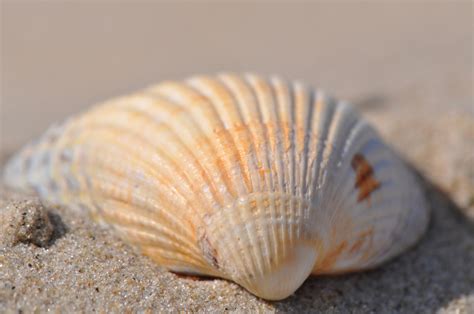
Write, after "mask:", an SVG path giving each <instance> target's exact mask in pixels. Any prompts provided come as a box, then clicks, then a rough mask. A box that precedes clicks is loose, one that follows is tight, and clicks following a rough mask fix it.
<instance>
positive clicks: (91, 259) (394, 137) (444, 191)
mask: <svg viewBox="0 0 474 314" xmlns="http://www.w3.org/2000/svg"><path fill="white" fill-rule="evenodd" d="M0 3H1V28H2V29H1V111H0V114H1V117H0V125H1V128H0V130H1V134H0V135H1V146H0V148H1V150H0V157H1V156H5V155H9V154H10V153H12V152H13V151H14V150H16V149H17V148H18V147H19V146H20V145H22V144H23V143H25V142H26V141H27V140H29V139H31V138H33V137H35V136H37V135H39V134H40V133H41V132H42V131H43V130H44V129H45V128H46V127H47V126H48V125H49V124H51V123H52V122H54V121H57V120H61V119H62V118H64V117H66V116H68V115H70V114H73V113H75V112H78V111H80V110H83V109H85V108H87V107H89V106H91V105H92V104H94V103H96V102H98V101H102V100H105V99H107V98H109V97H113V96H117V95H120V94H124V93H127V92H129V91H133V90H136V89H139V88H142V87H144V86H146V85H149V84H152V83H155V82H158V81H160V80H163V79H180V78H184V77H187V76H188V75H192V74H195V73H215V72H219V71H225V70H229V71H237V72H240V71H254V72H258V73H262V74H280V75H282V76H284V77H286V78H289V79H301V80H304V81H306V82H308V83H310V84H312V85H313V86H319V87H322V88H324V89H325V90H327V91H329V92H330V93H331V94H333V95H335V96H336V97H338V98H343V99H346V100H349V101H351V102H352V103H354V104H355V105H356V106H357V107H358V108H359V109H360V110H361V111H362V113H363V114H364V115H365V116H366V117H367V118H368V119H370V120H371V122H372V123H373V124H374V125H375V127H376V128H377V129H378V130H379V131H380V132H381V133H382V135H383V136H384V137H385V138H386V139H387V141H388V143H390V144H391V145H392V146H394V147H395V148H396V149H397V150H398V151H399V152H400V154H401V155H402V156H403V157H404V158H406V160H407V161H408V162H409V163H410V164H411V165H412V166H413V168H412V169H413V170H414V171H416V172H418V173H419V174H420V175H421V178H420V180H421V181H420V182H421V184H422V185H423V186H424V188H425V189H426V191H427V199H428V203H429V206H430V208H431V209H432V222H431V225H430V228H429V230H428V232H427V234H426V236H425V237H424V238H423V240H422V241H421V242H420V244H419V245H418V246H417V247H416V248H414V249H413V250H410V251H409V252H407V253H406V254H403V255H402V256H401V257H400V258H397V259H395V261H393V262H391V263H388V264H386V265H384V266H383V267H380V268H379V269H377V270H375V271H371V272H363V273H358V274H353V275H347V276H341V277H324V278H320V277H317V278H310V279H308V280H307V281H306V282H305V284H304V285H303V286H302V287H301V289H299V290H298V291H297V292H296V293H295V295H293V296H291V297H290V298H288V299H287V300H284V301H282V302H274V303H269V302H265V301H263V300H260V299H258V298H256V297H254V296H252V295H251V294H249V293H247V292H246V291H245V290H243V289H242V288H240V287H239V286H237V285H235V284H232V283H229V282H226V281H223V280H217V279H216V280H204V281H195V280H191V279H189V278H188V279H186V278H181V277H179V276H176V275H174V274H172V273H169V272H167V271H164V270H163V269H161V268H159V267H158V266H157V265H156V264H154V263H152V262H151V261H150V260H148V259H147V258H146V257H143V256H141V255H139V254H136V253H135V252H134V251H133V250H132V249H131V248H130V247H128V246H127V245H125V244H124V243H123V242H122V241H120V240H118V239H117V238H116V237H115V236H113V235H112V234H111V233H110V232H109V230H106V229H103V228H100V227H98V226H97V225H95V224H93V223H91V221H90V220H89V219H88V218H86V217H83V216H80V215H78V214H77V213H73V212H70V211H68V210H67V209H65V208H59V209H56V208H44V207H43V206H41V205H40V204H39V203H38V202H37V201H35V200H34V198H33V197H30V196H25V195H18V194H16V193H14V192H12V191H8V190H6V189H4V188H2V186H1V185H0V312H7V313H9V312H12V313H14V312H18V311H19V310H23V311H26V312H34V311H39V312H45V311H57V310H60V311H63V312H77V311H86V312H92V311H96V310H98V311H102V312H121V311H124V310H130V311H137V310H146V309H148V310H155V311H156V310H157V309H161V310H167V311H173V310H174V311H175V310H177V309H186V310H188V311H245V312H250V311H251V312H254V311H281V312H294V313H302V312H308V311H316V312H324V313H326V312H331V313H348V312H351V313H367V312H373V313H435V312H440V313H474V268H473V267H472V265H473V264H474V97H473V3H472V2H470V1H451V2H450V3H447V2H446V3H443V2H441V1H439V2H434V1H424V2H421V1H417V2H416V3H415V2H413V3H411V2H410V3H409V2H408V1H406V2H405V1H401V0H400V1H384V2H383V3H379V2H376V1H366V2H363V3H362V2H360V3H355V2H354V1H347V2H337V3H335V2H334V3H330V2H329V1H328V2H320V3H310V2H305V3H303V2H299V3H295V2H290V1H288V2H281V3H273V4H271V5H270V4H268V3H264V2H262V3H259V4H254V3H250V2H243V1H242V2H234V3H220V4H218V3H217V2H215V3H211V2H202V3H200V4H198V3H192V2H181V3H171V2H169V3H165V2H159V1H149V2H138V1H128V2H126V1H124V2H112V1H102V2H91V1H87V2H85V1H84V2H79V1H75V2H66V1H45V2H38V3H36V2H33V1H1V0H0ZM0 164H1V162H0ZM25 199H26V201H24V200H25ZM22 217H27V219H30V220H29V221H31V222H32V223H31V225H28V226H33V227H34V226H36V227H38V228H36V227H35V228H33V229H34V231H35V232H38V230H39V234H40V235H41V237H40V236H38V235H36V236H35V234H36V233H29V232H30V231H31V230H33V229H31V230H26V231H25V230H24V224H22V223H23V220H22V219H23V218H22ZM38 217H43V218H44V217H46V218H44V219H43V218H42V219H43V220H38ZM2 219H3V220H2ZM44 221H49V223H48V224H44V223H40V222H44ZM20 231H21V232H23V233H22V234H23V236H25V235H26V236H27V238H26V240H25V238H24V237H23V238H18V234H19V233H20ZM35 237H36V238H35Z"/></svg>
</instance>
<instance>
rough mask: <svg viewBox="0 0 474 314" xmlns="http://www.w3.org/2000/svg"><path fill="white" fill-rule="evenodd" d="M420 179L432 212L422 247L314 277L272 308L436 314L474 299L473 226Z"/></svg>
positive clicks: (447, 201) (427, 183)
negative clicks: (369, 265)
mask: <svg viewBox="0 0 474 314" xmlns="http://www.w3.org/2000/svg"><path fill="white" fill-rule="evenodd" d="M409 167H410V168H411V169H412V170H413V171H414V172H415V173H417V174H418V176H419V178H420V181H421V182H422V184H423V185H424V187H425V191H426V195H427V199H428V202H429V205H430V207H431V222H430V227H429V229H428V231H427V234H426V235H425V236H424V237H423V239H422V240H421V241H420V243H419V244H418V245H416V246H415V247H414V248H413V249H411V250H409V251H408V252H406V253H405V254H402V255H401V256H400V257H399V258H396V259H395V260H393V261H392V262H389V263H387V264H385V265H383V266H381V267H379V268H377V269H375V270H372V271H367V272H362V273H356V274H351V275H343V276H332V277H330V276H327V277H311V278H309V279H308V280H307V281H306V282H305V283H304V284H303V286H302V287H301V288H300V289H299V290H298V291H297V292H296V293H295V294H294V295H293V296H291V297H290V298H288V299H286V300H284V301H281V302H276V303H272V306H273V307H275V309H277V310H278V311H284V312H302V311H305V312H306V311H318V312H337V313H339V312H347V310H348V309H351V310H350V311H351V312H364V313H367V312H375V313H387V312H389V313H419V312H423V313H426V312H427V313H433V312H436V311H438V310H440V309H441V308H447V307H448V306H449V305H450V304H451V303H452V302H454V301H455V300H457V299H459V298H460V297H462V296H469V295H472V294H474V268H473V267H472V264H473V262H474V224H473V223H472V221H469V220H468V219H466V218H465V217H464V216H463V215H462V214H461V210H460V209H459V207H457V205H456V204H455V203H454V202H453V201H452V200H451V199H450V197H449V196H448V195H447V194H446V193H444V192H443V191H441V190H440V189H439V188H438V187H436V186H435V185H434V184H433V183H431V182H430V181H429V180H427V179H426V178H425V177H423V176H422V175H421V174H419V173H418V172H417V171H416V169H414V168H413V167H412V166H410V165H409Z"/></svg>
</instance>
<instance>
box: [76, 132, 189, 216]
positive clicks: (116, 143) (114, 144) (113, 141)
mask: <svg viewBox="0 0 474 314" xmlns="http://www.w3.org/2000/svg"><path fill="white" fill-rule="evenodd" d="M89 127H90V129H91V130H93V131H94V133H95V134H96V135H95V137H98V138H100V135H99V134H100V133H99V131H101V130H103V131H107V132H110V131H111V129H115V130H117V132H116V134H120V136H115V137H110V134H109V137H108V143H109V144H110V147H111V149H112V150H113V151H117V155H114V154H113V153H110V156H114V157H115V156H119V153H120V152H121V151H124V152H127V151H128V150H127V149H126V148H127V147H130V146H129V145H127V143H130V142H134V143H143V144H145V145H148V146H152V147H155V150H158V151H159V152H160V150H161V148H160V147H159V146H155V145H152V143H150V142H149V140H148V139H146V138H144V137H143V134H140V133H132V132H131V130H130V127H129V128H126V129H124V128H123V126H120V125H115V126H114V125H110V124H106V125H101V124H95V125H89ZM94 133H86V134H84V135H83V136H88V135H92V134H94ZM104 135H107V133H106V134H103V135H102V136H104ZM132 138H133V141H132V140H131V139H132ZM127 139H129V141H126V140H127ZM89 142H90V143H93V140H90V141H89ZM83 149H84V148H83ZM89 150H90V151H93V150H94V148H92V147H91V148H89ZM99 150H100V151H101V153H102V154H104V156H106V155H105V153H106V150H105V149H104V147H103V146H102V147H101V146H100V144H98V147H97V151H99ZM142 150H143V147H141V149H140V151H139V152H134V154H133V155H130V153H131V152H129V153H128V154H129V155H130V156H131V158H132V159H131V160H133V161H134V162H135V163H137V162H138V164H139V165H141V168H143V167H145V169H147V171H148V172H149V173H152V174H153V175H154V176H155V178H162V177H163V175H162V174H160V173H158V172H157V171H156V170H155V165H154V164H152V163H151V161H148V160H147V159H146V158H139V157H140V156H142V154H143V152H142ZM122 155H123V153H122ZM159 155H160V156H161V157H164V158H163V159H164V160H167V161H168V165H169V167H171V168H172V169H179V168H178V167H177V165H176V162H175V161H173V159H172V158H170V157H168V154H167V153H166V152H164V151H161V152H160V154H159ZM121 158H123V156H122V157H121ZM104 166H109V164H107V163H105V164H104V165H102V168H103V167H104ZM115 167H117V165H115ZM91 171H92V173H89V174H88V176H89V177H93V173H94V171H96V170H95V169H92V170H91ZM174 175H175V176H181V174H180V173H179V171H176V172H175V173H174ZM182 178H183V179H184V180H185V181H186V182H189V184H191V183H192V181H189V180H188V179H187V178H186V176H183V177H182ZM162 180H163V179H161V181H162ZM162 182H164V181H162ZM159 186H162V187H166V186H167V185H166V184H161V185H159ZM189 189H192V184H191V185H190V186H189V187H188V189H185V190H184V191H182V192H177V193H178V195H180V196H181V197H182V198H183V199H184V200H186V202H187V203H188V204H193V202H191V200H189V199H188V198H187V197H186V195H187V193H186V191H189ZM170 192H171V190H169V192H168V193H170ZM171 193H172V194H174V193H173V192H171ZM163 199H167V197H166V193H163ZM195 211H196V212H197V210H196V209H195Z"/></svg>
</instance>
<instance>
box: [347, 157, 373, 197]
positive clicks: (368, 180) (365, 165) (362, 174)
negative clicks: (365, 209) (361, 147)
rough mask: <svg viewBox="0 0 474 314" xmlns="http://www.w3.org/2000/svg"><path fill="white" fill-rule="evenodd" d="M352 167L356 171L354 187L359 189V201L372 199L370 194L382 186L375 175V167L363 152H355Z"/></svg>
mask: <svg viewBox="0 0 474 314" xmlns="http://www.w3.org/2000/svg"><path fill="white" fill-rule="evenodd" d="M351 166H352V169H354V171H355V172H356V181H355V184H354V187H355V188H357V189H359V195H358V196H357V201H358V202H361V201H363V200H365V199H367V200H368V201H369V200H370V199H369V197H370V194H371V193H372V192H373V191H375V190H377V189H378V188H379V187H380V182H379V181H378V180H377V179H376V178H375V176H374V169H373V168H372V166H371V165H370V164H369V162H368V161H367V159H365V157H364V156H363V155H362V154H355V155H354V157H353V158H352V161H351Z"/></svg>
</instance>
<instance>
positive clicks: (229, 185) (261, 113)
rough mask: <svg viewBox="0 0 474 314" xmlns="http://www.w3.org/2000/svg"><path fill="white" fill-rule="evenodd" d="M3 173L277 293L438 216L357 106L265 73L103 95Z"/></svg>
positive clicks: (355, 264)
mask: <svg viewBox="0 0 474 314" xmlns="http://www.w3.org/2000/svg"><path fill="white" fill-rule="evenodd" d="M5 181H6V182H7V184H9V185H10V186H13V187H16V188H21V189H28V190H35V191H36V192H37V193H38V194H39V195H40V197H41V198H42V199H43V200H45V201H47V202H49V203H52V204H62V205H67V206H69V207H71V208H74V209H77V210H86V211H88V212H90V213H91V214H92V216H93V217H95V218H97V219H98V220H99V221H101V222H103V223H106V224H108V225H110V226H112V227H113V228H114V229H115V230H116V231H117V232H118V233H119V234H120V235H121V236H122V237H123V238H124V239H125V240H127V241H128V242H130V243H132V244H134V245H135V246H137V247H138V248H139V249H140V250H141V252H143V253H144V254H146V255H148V256H150V257H151V258H152V259H153V260H155V261H156V262H157V263H159V264H160V265H163V266H165V267H166V268H168V269H169V270H172V271H174V272H179V273H187V274H198V275H208V276H215V277H221V278H225V279H228V280H232V281H234V282H236V283H238V284H240V285H241V286H243V287H245V288H246V289H247V290H249V291H250V292H252V293H253V294H255V295H257V296H259V297H262V298H265V299H269V300H279V299H283V298H286V297H288V296H289V295H291V294H292V293H293V292H294V291H295V290H296V289H297V288H298V287H299V286H300V285H301V284H302V283H303V282H304V280H305V279H306V278H307V277H308V276H309V275H310V274H315V275H318V274H337V273H346V272H352V271H357V270H364V269H369V268H373V267H375V266H377V265H379V264H381V263H382V262H384V261H387V260H389V259H390V258H392V257H394V256H396V255H398V254H399V253H401V252H402V251H404V250H405V249H407V248H409V247H411V246H412V245H414V244H415V243H416V242H417V240H418V239H419V238H420V237H421V235H422V234H423V232H424V231H425V229H426V227H427V224H428V219H429V211H428V208H427V205H426V203H425V199H424V195H423V193H422V190H421V188H420V186H419V184H418V183H417V181H416V179H415V177H414V175H413V174H412V173H411V172H410V171H409V170H408V169H407V168H406V167H405V166H404V164H403V163H402V161H401V160H400V159H399V158H398V157H397V156H396V154H394V152H393V151H392V150H391V149H390V148H389V147H387V145H386V144H384V143H383V141H382V140H381V139H380V137H379V135H378V134H377V133H376V132H375V131H374V129H373V128H372V127H370V126H369V124H368V123H367V122H366V121H365V120H364V119H362V118H361V117H360V116H359V115H358V114H357V113H356V112H355V110H354V109H353V108H352V107H351V106H350V105H348V104H346V103H344V102H337V101H336V100H334V99H332V98H330V97H328V96H327V95H326V94H324V93H323V92H322V91H320V90H313V89H309V88H307V87H305V86H304V85H303V84H301V83H298V82H294V83H288V82H285V81H283V80H282V79H279V78H275V77H273V78H270V79H264V78H262V77H259V76H256V75H244V76H238V75H232V74H222V75H218V76H216V77H193V78H190V79H188V80H186V81H184V82H164V83H161V84H158V85H156V86H152V87H150V88H148V89H145V90H143V91H140V92H138V93H135V94H132V95H129V96H125V97H120V98H116V99H113V100H110V101H108V102H105V103H104V104H101V105H98V106H96V107H94V108H92V109H91V110H90V111H88V112H86V113H84V114H81V115H78V116H76V117H73V118H71V119H69V120H67V121H66V122H65V123H62V124H58V125H56V126H53V127H51V128H50V129H49V130H48V131H47V132H46V133H45V134H44V135H43V136H42V137H41V138H40V139H39V140H38V141H35V142H33V143H31V144H29V145H28V146H26V147H25V148H24V149H23V150H22V151H21V152H19V153H18V154H17V155H16V157H14V158H13V159H12V160H11V161H10V162H9V163H8V165H7V167H6V170H5Z"/></svg>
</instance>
